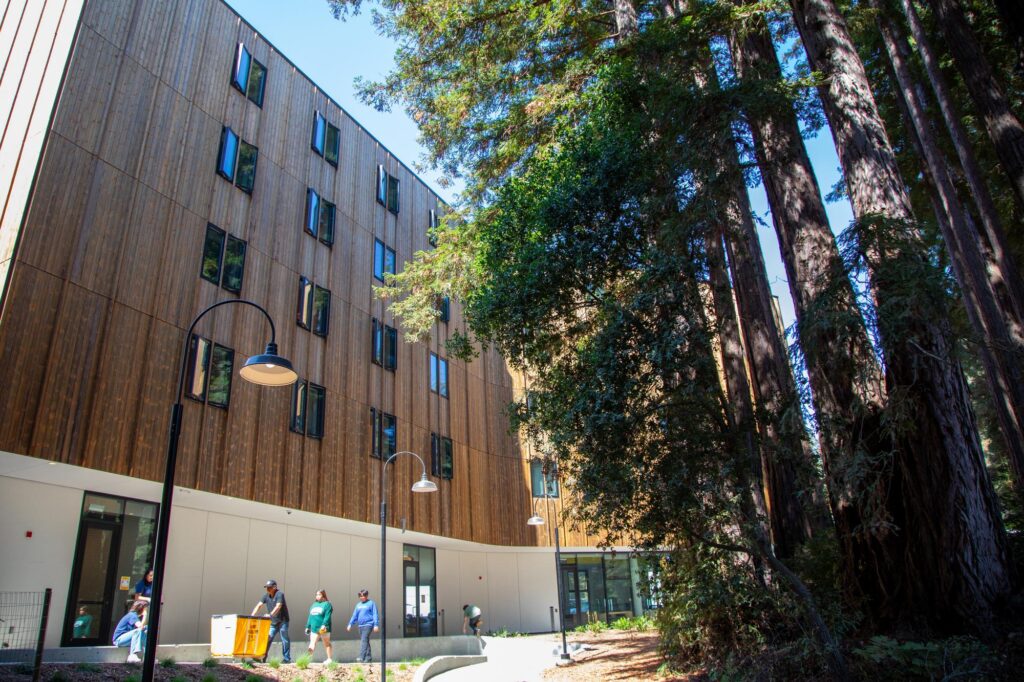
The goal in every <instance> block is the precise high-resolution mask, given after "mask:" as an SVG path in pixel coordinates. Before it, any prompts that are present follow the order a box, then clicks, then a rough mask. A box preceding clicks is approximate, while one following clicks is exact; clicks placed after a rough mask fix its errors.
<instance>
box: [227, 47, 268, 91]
mask: <svg viewBox="0 0 1024 682" xmlns="http://www.w3.org/2000/svg"><path fill="white" fill-rule="evenodd" d="M231 84H232V85H234V86H235V88H237V89H238V91H239V92H241V93H242V94H243V95H245V96H246V97H248V98H249V99H250V100H252V101H253V102H254V103H255V104H256V106H258V107H262V106H263V91H264V89H265V88H266V84H267V67H265V66H263V65H262V64H260V63H259V62H258V61H256V60H255V59H253V57H252V55H251V54H250V53H249V50H247V49H245V45H243V44H242V43H238V51H237V52H236V53H235V68H234V72H233V73H232V74H231Z"/></svg>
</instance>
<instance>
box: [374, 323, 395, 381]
mask: <svg viewBox="0 0 1024 682" xmlns="http://www.w3.org/2000/svg"><path fill="white" fill-rule="evenodd" d="M371 346H372V357H371V359H372V360H373V363H374V364H375V365H382V366H383V367H384V369H387V370H390V371H392V372H394V371H395V367H396V366H397V364H398V330H397V329H395V328H394V327H389V326H387V325H386V324H383V323H381V322H378V321H377V318H373V339H372V342H371Z"/></svg>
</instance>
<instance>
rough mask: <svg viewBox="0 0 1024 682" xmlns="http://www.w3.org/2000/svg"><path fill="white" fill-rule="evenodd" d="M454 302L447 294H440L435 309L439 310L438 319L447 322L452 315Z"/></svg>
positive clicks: (435, 301) (435, 302)
mask: <svg viewBox="0 0 1024 682" xmlns="http://www.w3.org/2000/svg"><path fill="white" fill-rule="evenodd" d="M451 308H452V302H451V299H450V298H448V297H447V296H438V297H437V298H436V299H435V300H434V309H435V310H436V311H437V312H438V315H437V319H438V320H440V321H441V322H447V321H448V319H449V318H450V317H451Z"/></svg>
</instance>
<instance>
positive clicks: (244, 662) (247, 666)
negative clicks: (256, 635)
mask: <svg viewBox="0 0 1024 682" xmlns="http://www.w3.org/2000/svg"><path fill="white" fill-rule="evenodd" d="M252 668H253V665H252V661H250V660H249V659H248V658H244V659H242V670H252Z"/></svg>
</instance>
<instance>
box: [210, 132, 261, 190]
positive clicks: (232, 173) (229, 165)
mask: <svg viewBox="0 0 1024 682" xmlns="http://www.w3.org/2000/svg"><path fill="white" fill-rule="evenodd" d="M259 152H260V150H259V148H258V147H256V146H255V145H252V144H249V143H248V142H246V141H245V140H242V139H241V138H239V137H238V135H236V134H235V132H234V131H233V130H231V128H228V127H227V126H224V128H223V129H222V130H221V135H220V150H219V151H218V153H217V174H218V175H220V176H221V177H222V178H224V179H225V180H227V181H228V182H232V183H234V184H235V186H236V187H238V189H240V190H242V191H243V192H245V193H246V194H252V190H253V187H254V186H255V184H256V162H257V161H258V160H259Z"/></svg>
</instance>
